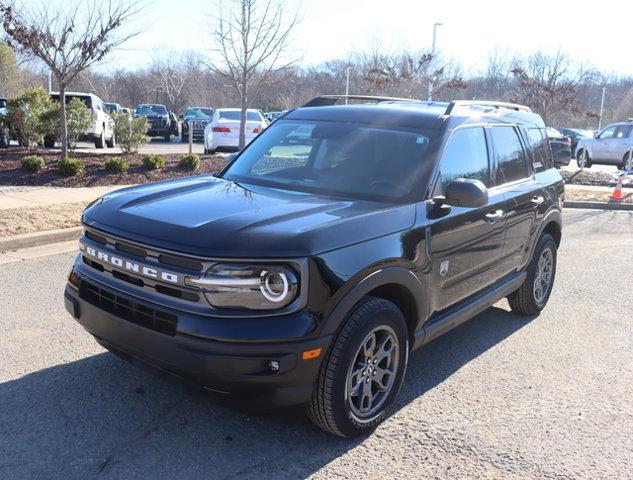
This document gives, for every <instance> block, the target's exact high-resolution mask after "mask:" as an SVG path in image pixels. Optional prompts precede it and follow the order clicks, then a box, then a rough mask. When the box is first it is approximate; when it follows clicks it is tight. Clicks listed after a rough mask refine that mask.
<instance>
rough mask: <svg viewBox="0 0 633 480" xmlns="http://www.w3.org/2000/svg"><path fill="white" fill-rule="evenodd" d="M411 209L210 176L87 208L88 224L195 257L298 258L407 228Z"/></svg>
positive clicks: (111, 197) (136, 190) (139, 190)
mask: <svg viewBox="0 0 633 480" xmlns="http://www.w3.org/2000/svg"><path fill="white" fill-rule="evenodd" d="M414 220H415V206H414V205H391V204H385V203H376V202H369V201H362V200H339V199H332V198H326V197H318V196H315V195H313V194H309V193H303V192H293V191H288V190H277V189H271V188H266V187H261V186H255V185H246V184H238V183H235V182H231V181H228V180H224V179H220V178H215V177H213V176H200V177H191V178H187V179H182V180H175V181H167V182H158V183H153V184H148V185H144V186H140V187H130V188H125V189H122V190H118V191H116V192H113V193H111V194H108V195H106V196H104V197H102V198H101V199H99V200H98V201H96V202H95V203H94V204H93V205H91V206H89V207H88V208H87V209H86V211H85V212H84V215H83V222H84V223H85V224H86V225H89V226H92V227H94V228H96V229H99V230H103V231H105V232H109V233H111V234H113V235H117V236H120V237H122V238H125V239H129V240H133V241H137V242H140V243H143V244H145V245H150V246H155V247H158V248H164V249H167V250H172V251H177V252H182V253H186V254H191V255H199V256H205V257H232V258H273V257H278V258H281V257H301V256H308V255H314V254H317V253H321V252H324V251H328V250H334V249H337V248H340V247H343V246H346V245H350V244H353V243H358V242H362V241H366V240H370V239H372V238H377V237H381V236H384V235H388V234H390V233H394V232H398V231H401V230H405V229H407V228H410V227H411V226H412V225H413V223H414Z"/></svg>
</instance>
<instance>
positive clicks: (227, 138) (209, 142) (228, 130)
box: [204, 108, 268, 153]
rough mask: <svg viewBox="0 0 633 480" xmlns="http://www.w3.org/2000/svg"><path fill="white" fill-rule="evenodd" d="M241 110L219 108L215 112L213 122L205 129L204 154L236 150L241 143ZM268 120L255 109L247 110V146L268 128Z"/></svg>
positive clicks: (245, 132)
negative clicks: (221, 150) (220, 150)
mask: <svg viewBox="0 0 633 480" xmlns="http://www.w3.org/2000/svg"><path fill="white" fill-rule="evenodd" d="M240 114H241V110H240V109H239V108H218V109H216V110H215V112H213V116H212V117H211V121H210V122H209V123H208V124H207V126H206V127H205V129H204V153H214V152H216V151H217V150H219V149H231V150H234V149H236V148H238V147H239V142H240ZM266 125H268V124H267V123H266V120H265V119H264V117H263V115H262V114H261V113H260V112H259V111H258V110H255V109H252V108H249V109H248V110H246V129H245V131H244V134H245V140H246V144H247V145H248V143H249V142H250V141H251V140H253V138H255V137H256V136H257V135H259V134H260V133H261V132H262V130H264V129H265V128H266Z"/></svg>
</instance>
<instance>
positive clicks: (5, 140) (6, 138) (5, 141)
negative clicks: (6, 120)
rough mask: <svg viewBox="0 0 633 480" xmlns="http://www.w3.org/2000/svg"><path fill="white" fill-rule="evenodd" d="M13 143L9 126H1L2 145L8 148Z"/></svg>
mask: <svg viewBox="0 0 633 480" xmlns="http://www.w3.org/2000/svg"><path fill="white" fill-rule="evenodd" d="M10 144H11V132H9V129H8V128H3V127H0V147H2V148H7V147H8V146H9V145H10Z"/></svg>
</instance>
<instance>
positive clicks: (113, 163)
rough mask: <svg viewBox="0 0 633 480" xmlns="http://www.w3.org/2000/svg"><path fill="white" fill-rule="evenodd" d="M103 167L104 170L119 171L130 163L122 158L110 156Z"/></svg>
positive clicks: (124, 169) (125, 168)
mask: <svg viewBox="0 0 633 480" xmlns="http://www.w3.org/2000/svg"><path fill="white" fill-rule="evenodd" d="M105 167H106V170H109V171H111V172H116V173H121V172H125V171H126V170H127V169H128V168H130V165H129V164H128V163H127V162H126V161H125V160H123V159H122V158H110V159H109V160H108V161H106V163H105Z"/></svg>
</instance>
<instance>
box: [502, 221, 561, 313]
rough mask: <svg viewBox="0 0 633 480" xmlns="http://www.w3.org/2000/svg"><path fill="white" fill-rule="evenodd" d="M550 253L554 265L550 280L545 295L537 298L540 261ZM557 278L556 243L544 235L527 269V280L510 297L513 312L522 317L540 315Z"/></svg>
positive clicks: (547, 235)
mask: <svg viewBox="0 0 633 480" xmlns="http://www.w3.org/2000/svg"><path fill="white" fill-rule="evenodd" d="M546 250H547V251H549V252H550V254H551V259H552V264H551V272H550V274H551V275H550V280H549V283H548V286H547V289H546V291H545V292H544V295H543V296H542V297H541V298H537V295H536V293H535V282H536V281H537V269H538V267H539V261H540V260H541V259H542V258H543V255H544V252H545V251H546ZM555 277H556V242H555V241H554V239H553V238H552V236H551V235H549V234H547V233H544V234H543V235H541V238H539V241H538V243H537V245H536V248H535V249H534V254H533V255H532V260H530V263H529V264H528V267H527V278H526V279H525V282H523V285H521V287H520V288H519V289H518V290H516V291H514V292H512V293H511V294H510V295H508V303H509V304H510V308H511V309H512V311H513V312H515V313H519V314H521V315H538V314H539V313H540V311H541V310H543V308H545V305H547V301H548V300H549V297H550V295H551V294H552V288H553V287H554V279H555Z"/></svg>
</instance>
